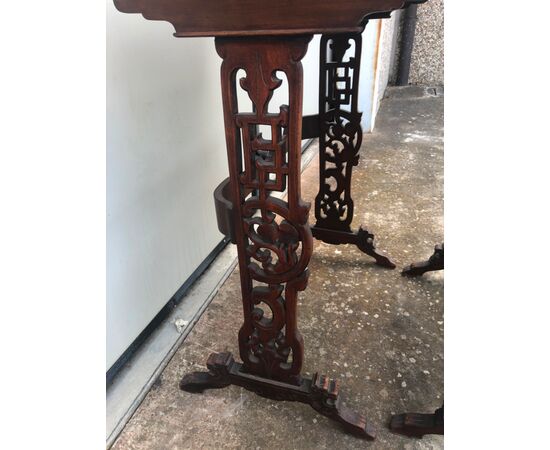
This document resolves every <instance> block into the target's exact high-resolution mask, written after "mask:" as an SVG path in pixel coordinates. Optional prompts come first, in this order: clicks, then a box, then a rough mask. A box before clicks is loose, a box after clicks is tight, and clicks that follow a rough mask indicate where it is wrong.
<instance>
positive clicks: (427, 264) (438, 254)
mask: <svg viewBox="0 0 550 450" xmlns="http://www.w3.org/2000/svg"><path fill="white" fill-rule="evenodd" d="M443 266H444V255H443V244H441V245H436V246H435V247H434V253H433V255H432V256H430V258H429V259H428V260H427V261H421V262H416V263H412V264H410V265H409V266H407V267H405V268H404V269H403V271H402V272H401V275H404V276H407V277H416V276H420V275H422V274H424V273H426V272H431V271H434V270H443V268H444V267H443Z"/></svg>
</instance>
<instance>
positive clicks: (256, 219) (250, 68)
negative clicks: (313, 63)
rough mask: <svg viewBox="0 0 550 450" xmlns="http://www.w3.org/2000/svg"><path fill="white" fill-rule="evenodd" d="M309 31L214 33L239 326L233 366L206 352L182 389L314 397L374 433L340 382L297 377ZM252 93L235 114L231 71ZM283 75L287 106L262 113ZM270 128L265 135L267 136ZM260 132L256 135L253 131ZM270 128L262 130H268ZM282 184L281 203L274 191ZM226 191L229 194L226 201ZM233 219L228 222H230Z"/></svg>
mask: <svg viewBox="0 0 550 450" xmlns="http://www.w3.org/2000/svg"><path fill="white" fill-rule="evenodd" d="M310 39H311V36H292V37H290V36H289V37H254V38H230V37H227V38H216V49H217V51H218V53H219V55H220V56H221V57H222V58H223V63H222V69H221V79H222V95H223V107H224V121H225V132H226V141H227V154H228V161H229V174H230V182H229V184H225V185H224V184H222V185H220V188H219V189H217V190H216V193H215V197H216V204H217V208H218V218H219V219H220V221H221V224H220V223H219V226H220V229H223V230H226V231H230V232H231V234H232V236H231V238H232V241H233V242H235V243H236V244H237V250H238V255H239V269H240V277H241V289H242V302H243V313H244V324H243V325H242V327H241V329H240V331H239V352H240V357H241V359H242V361H243V363H242V364H240V363H236V362H235V361H234V359H233V357H232V355H231V354H228V353H219V354H218V353H216V354H212V355H210V358H209V359H208V363H207V365H208V368H209V371H210V373H209V374H204V373H194V374H190V375H187V376H186V377H185V378H184V379H183V380H182V381H181V383H180V387H181V389H183V390H186V391H189V392H201V391H202V390H204V389H208V388H221V387H224V386H227V385H229V384H236V385H239V386H242V387H244V388H246V389H250V390H252V391H255V392H257V393H258V394H260V395H264V396H267V397H270V398H275V399H277V400H294V401H300V402H304V403H308V404H310V405H311V406H312V407H314V408H315V409H316V410H317V411H319V412H321V413H322V414H324V415H326V416H328V417H330V418H332V419H334V420H337V421H339V422H341V423H342V424H343V425H344V426H345V427H346V428H347V429H348V430H349V431H351V432H354V433H356V434H358V435H360V436H362V437H365V438H373V434H372V430H371V429H370V428H369V427H368V426H367V424H366V419H365V417H363V416H361V415H359V414H356V413H353V412H351V411H349V410H347V409H346V408H344V407H343V406H342V404H341V398H340V396H339V395H338V384H337V383H336V382H332V381H328V379H327V378H326V377H317V376H316V377H314V379H313V380H309V379H306V378H302V376H301V375H300V372H301V368H302V360H303V355H304V343H303V339H302V336H301V334H300V332H299V331H298V329H297V323H296V322H297V320H296V319H297V314H296V305H297V297H298V292H300V291H303V290H304V289H305V288H306V285H307V280H308V271H307V266H308V263H309V260H310V257H311V253H312V250H313V238H312V235H311V230H310V228H309V225H308V214H309V209H310V205H309V204H308V203H304V202H303V201H302V199H301V197H300V158H301V151H300V150H301V146H300V144H301V127H300V125H301V120H302V78H303V76H302V65H301V62H300V60H301V59H302V58H303V56H304V55H305V53H306V50H307V45H308V43H309V41H310ZM239 69H243V70H244V71H245V73H246V76H245V77H244V78H241V79H240V80H239V83H240V86H241V87H242V88H243V89H244V90H245V91H246V92H247V93H248V96H249V97H250V100H252V104H253V109H252V111H239V110H238V102H237V94H236V73H237V71H238V70H239ZM276 71H281V72H283V73H284V74H285V75H286V77H287V80H288V87H289V105H282V106H280V107H279V111H278V112H276V113H275V112H270V111H269V110H268V105H269V101H270V99H271V97H272V94H273V91H274V90H276V89H277V88H279V86H280V85H281V80H280V79H279V78H277V76H276ZM266 127H268V129H269V131H270V133H269V134H270V135H271V136H267V135H266V136H263V135H262V133H261V131H262V129H264V128H266ZM258 131H260V132H258ZM266 134H267V133H266ZM285 189H287V201H283V200H281V199H278V198H276V197H274V196H273V195H272V193H273V192H274V191H279V192H282V191H284V190H285ZM224 192H225V195H226V196H230V198H225V199H224V198H223V197H224ZM230 222H232V223H233V226H230Z"/></svg>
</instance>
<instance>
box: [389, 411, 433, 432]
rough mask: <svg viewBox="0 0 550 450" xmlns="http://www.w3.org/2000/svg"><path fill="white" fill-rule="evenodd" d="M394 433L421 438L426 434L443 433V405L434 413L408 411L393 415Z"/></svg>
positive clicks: (391, 426)
mask: <svg viewBox="0 0 550 450" xmlns="http://www.w3.org/2000/svg"><path fill="white" fill-rule="evenodd" d="M390 429H391V430H392V431H393V432H394V433H398V434H402V435H405V436H410V437H418V438H421V437H423V436H424V435H425V434H443V406H442V407H441V408H439V409H438V410H436V411H435V413H433V414H420V413H406V414H396V415H395V416H392V418H391V421H390Z"/></svg>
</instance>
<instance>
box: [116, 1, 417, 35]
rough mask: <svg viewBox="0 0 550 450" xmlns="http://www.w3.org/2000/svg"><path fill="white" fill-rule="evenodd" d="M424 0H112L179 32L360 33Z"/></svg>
mask: <svg viewBox="0 0 550 450" xmlns="http://www.w3.org/2000/svg"><path fill="white" fill-rule="evenodd" d="M425 1H426V0H114V3H115V6H116V8H117V9H118V10H119V11H121V12H125V13H141V14H142V15H143V17H145V18H146V19H150V20H164V21H167V22H170V23H171V24H172V25H173V26H174V28H175V30H176V32H175V33H174V35H175V36H178V37H186V36H187V37H189V36H251V35H293V34H294V35H296V34H317V33H344V32H360V31H362V30H363V28H364V27H365V24H366V22H367V20H368V19H370V18H381V17H389V13H390V12H391V11H394V10H396V9H401V8H404V7H406V6H407V5H409V4H411V3H423V2H425Z"/></svg>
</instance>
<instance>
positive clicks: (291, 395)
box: [180, 353, 375, 440]
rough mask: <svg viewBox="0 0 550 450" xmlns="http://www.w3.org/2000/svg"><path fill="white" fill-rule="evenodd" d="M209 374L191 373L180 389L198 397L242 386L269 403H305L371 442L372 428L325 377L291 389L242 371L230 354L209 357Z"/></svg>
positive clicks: (281, 383) (314, 378) (181, 382)
mask: <svg viewBox="0 0 550 450" xmlns="http://www.w3.org/2000/svg"><path fill="white" fill-rule="evenodd" d="M206 365H207V367H208V370H209V372H208V373H206V372H194V373H191V374H188V375H186V376H185V377H183V379H182V380H181V381H180V389H182V390H184V391H186V392H192V393H199V392H203V391H204V390H205V389H219V388H223V387H226V386H229V385H230V384H234V385H236V386H241V387H243V388H245V389H247V390H249V391H253V392H255V393H256V394H258V395H260V396H262V397H266V398H270V399H272V400H286V401H295V402H301V403H306V404H308V405H310V406H311V407H312V408H313V409H315V410H316V411H317V412H318V413H319V414H322V415H324V416H326V417H328V418H329V419H332V420H335V421H337V422H339V423H341V424H342V426H343V427H344V429H345V430H346V431H348V432H349V433H351V434H355V435H356V436H358V437H361V438H365V439H370V440H372V439H374V438H375V434H374V430H373V428H372V427H371V426H370V425H369V424H367V419H366V418H365V416H363V415H361V414H358V413H356V412H355V411H352V410H350V409H349V408H347V407H346V406H344V405H342V397H341V396H340V395H339V391H338V389H339V383H338V381H336V380H331V379H329V378H328V377H326V376H324V375H318V374H315V375H314V376H313V378H312V379H309V378H302V380H301V382H300V384H298V385H293V384H288V383H283V382H280V381H276V380H271V379H268V378H262V377H258V376H256V375H252V374H249V373H246V372H243V371H242V364H240V363H237V362H235V360H234V359H233V355H232V354H231V353H212V354H211V355H210V356H209V357H208V362H207V363H206Z"/></svg>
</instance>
